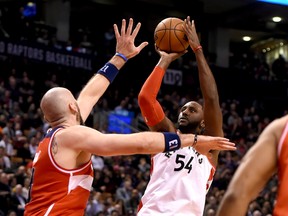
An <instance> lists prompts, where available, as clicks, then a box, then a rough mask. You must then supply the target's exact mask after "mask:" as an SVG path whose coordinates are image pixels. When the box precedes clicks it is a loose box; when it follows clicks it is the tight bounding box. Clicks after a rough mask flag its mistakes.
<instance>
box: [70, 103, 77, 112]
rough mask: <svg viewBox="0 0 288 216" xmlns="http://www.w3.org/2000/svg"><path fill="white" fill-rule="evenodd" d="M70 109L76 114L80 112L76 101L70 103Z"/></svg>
mask: <svg viewBox="0 0 288 216" xmlns="http://www.w3.org/2000/svg"><path fill="white" fill-rule="evenodd" d="M69 110H70V112H71V113H72V114H75V113H77V112H78V109H77V107H76V105H75V104H74V103H69Z"/></svg>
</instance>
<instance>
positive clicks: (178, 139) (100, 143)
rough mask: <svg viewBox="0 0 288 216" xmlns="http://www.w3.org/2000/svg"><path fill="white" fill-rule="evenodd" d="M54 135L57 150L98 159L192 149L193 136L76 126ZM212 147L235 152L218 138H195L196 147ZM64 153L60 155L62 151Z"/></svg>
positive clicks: (226, 142)
mask: <svg viewBox="0 0 288 216" xmlns="http://www.w3.org/2000/svg"><path fill="white" fill-rule="evenodd" d="M58 133H59V134H57V138H56V139H57V142H58V143H59V145H61V148H66V149H73V150H74V151H75V152H79V153H80V152H90V153H92V154H96V155H102V156H114V155H130V154H155V153H159V152H164V151H171V150H176V149H178V148H180V147H187V146H192V145H193V143H194V135H193V134H185V135H182V134H180V135H178V134H176V133H158V132H140V133H133V134H102V133H100V132H99V131H97V130H95V129H92V128H89V127H85V126H81V125H77V126H72V127H68V128H66V129H65V130H63V131H59V132H58ZM207 144H208V145H211V144H215V148H221V149H222V148H224V149H226V148H227V149H229V150H235V144H234V143H231V142H229V140H228V139H226V138H222V137H210V136H198V139H197V144H196V145H202V146H206V145H207ZM63 152H64V151H63Z"/></svg>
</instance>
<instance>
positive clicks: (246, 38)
mask: <svg viewBox="0 0 288 216" xmlns="http://www.w3.org/2000/svg"><path fill="white" fill-rule="evenodd" d="M242 39H243V41H250V40H251V37H249V36H244V37H243V38H242Z"/></svg>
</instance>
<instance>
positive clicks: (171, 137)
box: [163, 132, 181, 152]
mask: <svg viewBox="0 0 288 216" xmlns="http://www.w3.org/2000/svg"><path fill="white" fill-rule="evenodd" d="M163 134H164V138H165V149H164V151H163V152H169V151H175V150H177V149H180V148H181V140H180V137H179V135H178V134H176V133H170V132H163Z"/></svg>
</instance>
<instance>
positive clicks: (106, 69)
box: [97, 62, 119, 83]
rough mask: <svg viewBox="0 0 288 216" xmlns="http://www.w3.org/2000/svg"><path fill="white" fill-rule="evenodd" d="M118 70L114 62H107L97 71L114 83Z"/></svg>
mask: <svg viewBox="0 0 288 216" xmlns="http://www.w3.org/2000/svg"><path fill="white" fill-rule="evenodd" d="M118 72H119V70H118V68H117V67H116V66H115V65H114V64H113V63H112V62H107V63H106V64H105V65H104V66H103V67H102V68H101V69H100V70H98V72H97V73H98V74H101V75H102V76H104V77H106V78H107V79H108V80H109V82H110V83H112V82H113V80H114V79H115V77H116V76H117V74H118Z"/></svg>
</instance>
